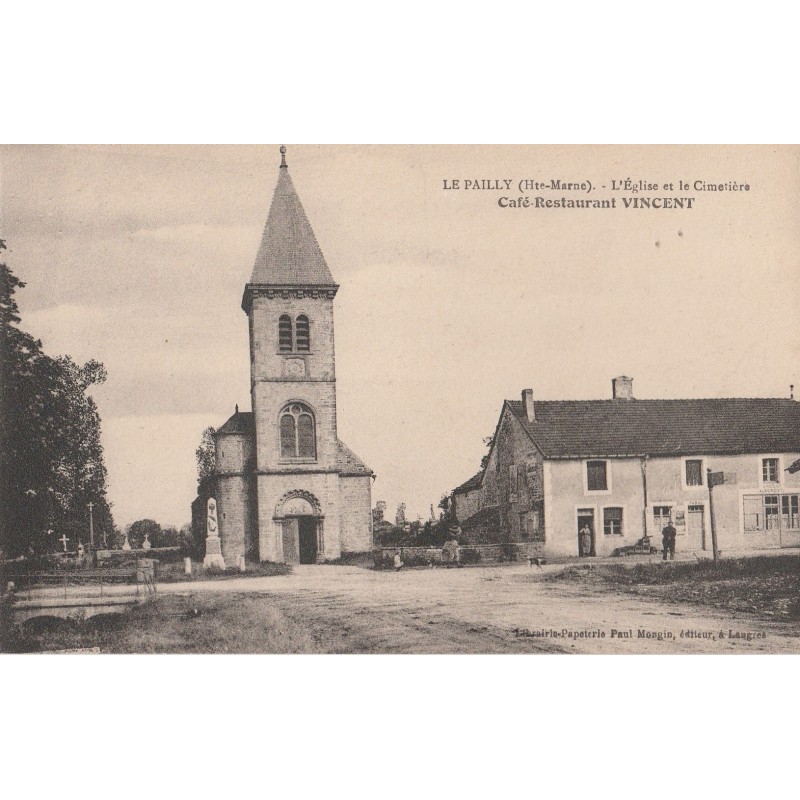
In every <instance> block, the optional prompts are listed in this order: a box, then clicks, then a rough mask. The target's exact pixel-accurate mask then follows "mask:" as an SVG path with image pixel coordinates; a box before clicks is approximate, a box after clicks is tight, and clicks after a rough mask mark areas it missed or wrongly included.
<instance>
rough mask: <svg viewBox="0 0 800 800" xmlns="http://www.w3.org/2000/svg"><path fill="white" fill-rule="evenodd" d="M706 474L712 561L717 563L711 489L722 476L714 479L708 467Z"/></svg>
mask: <svg viewBox="0 0 800 800" xmlns="http://www.w3.org/2000/svg"><path fill="white" fill-rule="evenodd" d="M717 475H720V476H722V475H723V473H721V472H720V473H717ZM706 476H707V479H708V516H709V518H710V519H711V549H712V550H713V552H714V563H715V564H716V563H717V559H718V558H719V552H718V550H717V523H716V520H715V519H714V500H713V489H714V486H715V484H716V483H717V482H719V483H722V480H724V477H723V479H722V480H720V481H715V480H714V473H712V472H711V470H710V469H707V470H706Z"/></svg>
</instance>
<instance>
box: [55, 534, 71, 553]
mask: <svg viewBox="0 0 800 800" xmlns="http://www.w3.org/2000/svg"><path fill="white" fill-rule="evenodd" d="M58 541H59V542H61V544H62V545H64V552H65V553H66V552H67V542H68V541H69V539H67V534H66V533H62V534H61V538H60V539H59V540H58Z"/></svg>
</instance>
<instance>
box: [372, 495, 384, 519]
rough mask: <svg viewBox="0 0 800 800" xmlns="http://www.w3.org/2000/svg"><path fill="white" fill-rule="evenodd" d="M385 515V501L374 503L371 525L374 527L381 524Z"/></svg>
mask: <svg viewBox="0 0 800 800" xmlns="http://www.w3.org/2000/svg"><path fill="white" fill-rule="evenodd" d="M385 514H386V501H385V500H378V502H377V503H375V508H373V509H372V524H373V525H376V524H377V523H379V522H383V517H384V515H385Z"/></svg>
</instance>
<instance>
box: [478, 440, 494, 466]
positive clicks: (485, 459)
mask: <svg viewBox="0 0 800 800" xmlns="http://www.w3.org/2000/svg"><path fill="white" fill-rule="evenodd" d="M483 443H484V444H485V445H486V452H485V453H484V454H483V458H482V459H481V470H485V469H486V465H487V464H488V463H489V456H490V455H491V454H492V445H493V444H494V436H493V435H492V436H486V437H484V439H483Z"/></svg>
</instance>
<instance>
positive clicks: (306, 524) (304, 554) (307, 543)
mask: <svg viewBox="0 0 800 800" xmlns="http://www.w3.org/2000/svg"><path fill="white" fill-rule="evenodd" d="M297 522H298V535H299V538H300V563H301V564H316V563H317V521H316V519H314V517H298V519H297Z"/></svg>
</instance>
